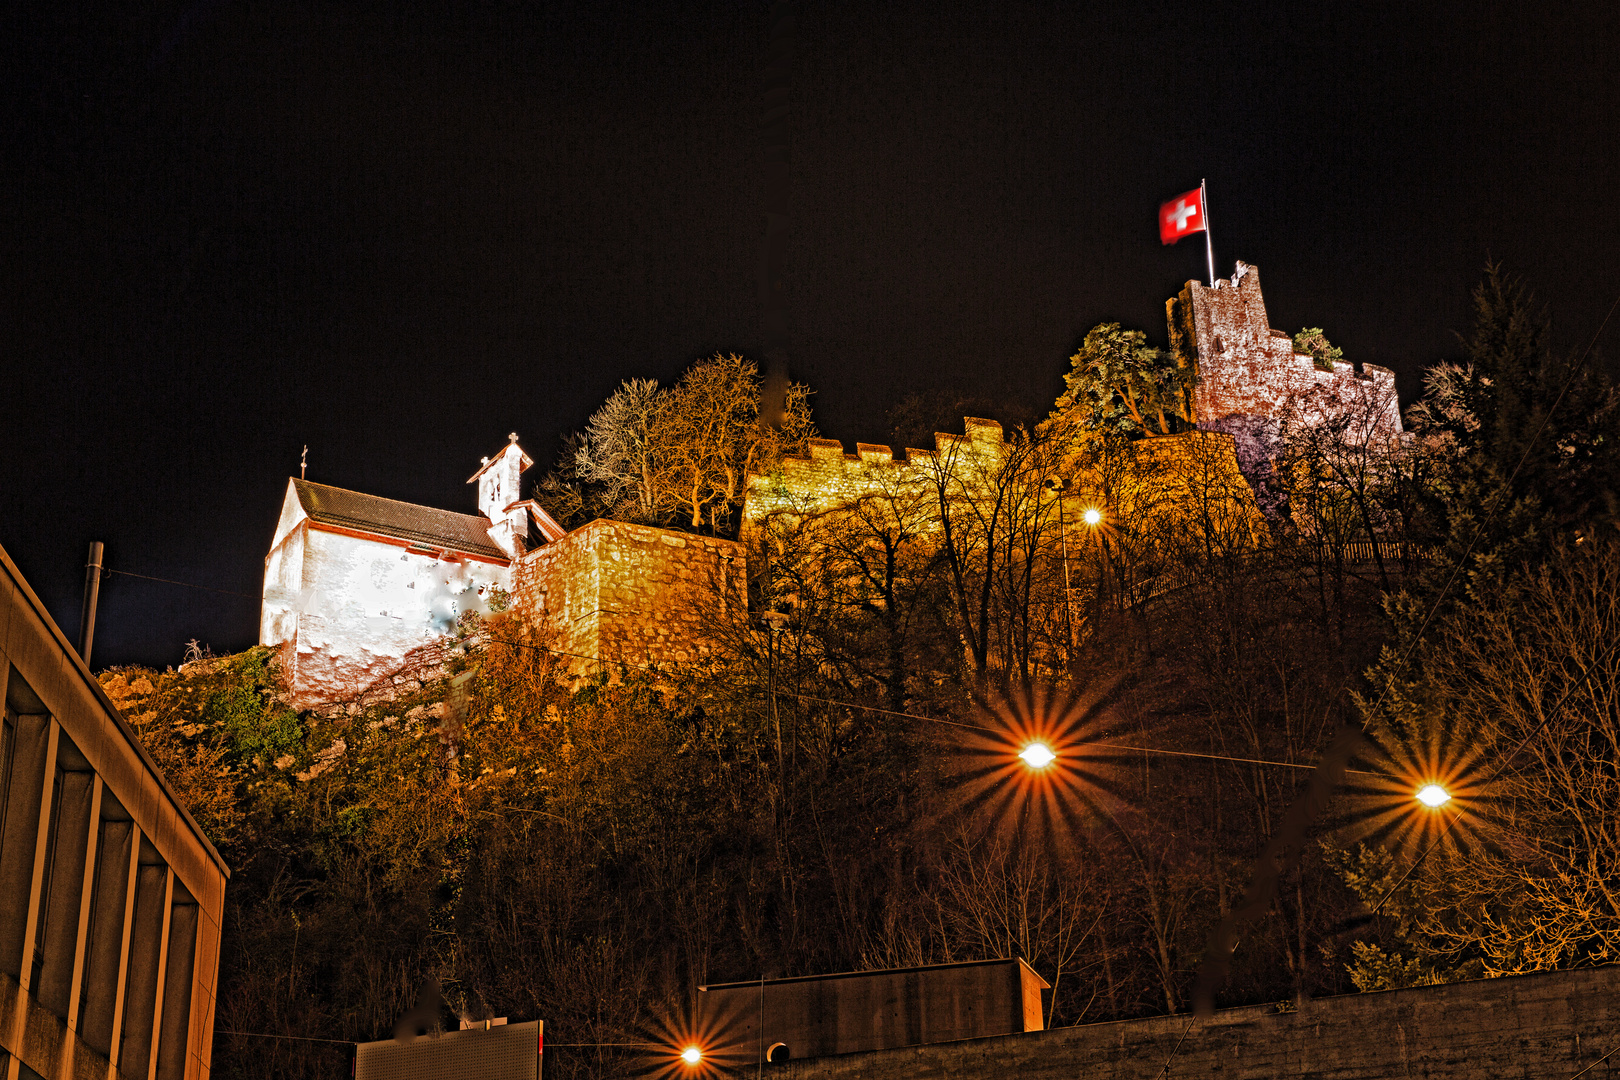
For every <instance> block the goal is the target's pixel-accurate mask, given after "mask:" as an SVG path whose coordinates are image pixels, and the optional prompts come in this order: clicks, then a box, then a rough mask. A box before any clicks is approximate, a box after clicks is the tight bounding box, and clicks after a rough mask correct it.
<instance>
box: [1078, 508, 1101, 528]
mask: <svg viewBox="0 0 1620 1080" xmlns="http://www.w3.org/2000/svg"><path fill="white" fill-rule="evenodd" d="M1081 517H1083V518H1085V522H1086V524H1087V525H1101V524H1102V511H1101V510H1099V509H1097V508H1096V507H1095V506H1093V507H1090V508H1088V509H1087V510H1086V512H1085V513H1084V514H1082V515H1081Z"/></svg>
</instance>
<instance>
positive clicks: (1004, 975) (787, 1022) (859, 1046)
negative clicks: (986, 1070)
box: [697, 959, 1047, 1065]
mask: <svg viewBox="0 0 1620 1080" xmlns="http://www.w3.org/2000/svg"><path fill="white" fill-rule="evenodd" d="M1044 989H1047V983H1046V980H1044V979H1042V978H1041V977H1040V976H1039V975H1037V974H1035V972H1034V971H1033V970H1031V969H1030V967H1029V965H1027V964H1025V963H1024V962H1023V961H1022V960H1018V959H1012V960H989V961H984V962H981V963H970V964H935V965H932V966H929V967H917V968H898V969H893V970H888V971H858V972H851V973H848V974H841V975H822V976H813V977H809V978H801V979H772V980H768V981H765V982H745V983H726V984H723V985H717V986H703V987H699V988H698V990H699V993H698V1023H697V1030H699V1031H703V1032H713V1033H714V1035H713V1043H712V1044H711V1046H710V1047H709V1052H710V1053H711V1054H712V1055H713V1056H715V1057H716V1058H718V1059H720V1060H724V1061H727V1062H730V1063H732V1064H733V1065H736V1064H740V1063H743V1062H754V1063H756V1064H757V1063H758V1062H759V1061H760V1060H761V1056H762V1055H764V1054H768V1053H770V1051H771V1048H772V1047H780V1048H781V1049H782V1050H785V1051H786V1053H785V1054H784V1055H782V1057H778V1056H776V1055H775V1054H772V1055H771V1057H770V1058H769V1060H771V1061H773V1062H775V1061H780V1060H785V1059H788V1058H800V1057H821V1056H823V1055H827V1054H849V1053H856V1052H861V1051H868V1050H879V1049H886V1048H891V1047H900V1046H912V1045H915V1044H918V1043H932V1042H944V1041H948V1040H955V1039H971V1038H975V1037H979V1036H986V1035H1002V1034H1007V1033H1009V1032H1015V1031H1016V1032H1023V1031H1038V1030H1040V1029H1041V1028H1042V1027H1043V1026H1044V1024H1043V1020H1042V1012H1041V991H1042V990H1044Z"/></svg>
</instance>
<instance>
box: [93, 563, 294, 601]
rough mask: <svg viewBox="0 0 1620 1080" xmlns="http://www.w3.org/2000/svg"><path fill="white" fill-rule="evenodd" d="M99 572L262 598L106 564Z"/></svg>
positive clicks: (251, 597) (221, 593) (223, 594)
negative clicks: (114, 567) (133, 571)
mask: <svg viewBox="0 0 1620 1080" xmlns="http://www.w3.org/2000/svg"><path fill="white" fill-rule="evenodd" d="M101 572H102V573H103V574H118V575H121V576H123V577H132V578H140V579H141V580H142V581H161V582H163V584H165V585H179V586H181V587H182V588H187V589H201V590H202V591H203V592H211V593H219V594H220V595H221V596H241V597H246V598H247V599H249V600H263V599H264V597H263V596H256V595H254V594H253V593H245V592H232V591H231V590H230V589H216V588H213V587H212V586H209V585H193V584H192V583H191V582H189V581H176V580H174V579H173V578H166V577H153V576H152V575H150V574H132V573H130V572H129V571H128V570H114V569H112V568H111V567H108V566H103V567H102V568H101Z"/></svg>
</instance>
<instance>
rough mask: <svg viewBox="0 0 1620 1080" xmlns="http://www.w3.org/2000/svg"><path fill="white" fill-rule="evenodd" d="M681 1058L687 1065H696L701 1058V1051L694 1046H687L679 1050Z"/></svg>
mask: <svg viewBox="0 0 1620 1080" xmlns="http://www.w3.org/2000/svg"><path fill="white" fill-rule="evenodd" d="M681 1060H682V1061H684V1062H686V1063H687V1064H688V1065H696V1064H697V1063H698V1062H700V1061H702V1060H703V1051H702V1050H699V1049H698V1048H697V1047H695V1046H688V1047H687V1048H686V1049H685V1050H682V1051H681Z"/></svg>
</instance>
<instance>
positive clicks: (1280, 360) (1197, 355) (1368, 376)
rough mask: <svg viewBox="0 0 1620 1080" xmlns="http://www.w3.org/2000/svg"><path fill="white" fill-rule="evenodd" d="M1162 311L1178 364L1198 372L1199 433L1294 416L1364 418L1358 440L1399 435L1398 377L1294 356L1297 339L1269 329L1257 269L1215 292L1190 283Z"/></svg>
mask: <svg viewBox="0 0 1620 1080" xmlns="http://www.w3.org/2000/svg"><path fill="white" fill-rule="evenodd" d="M1165 309H1166V315H1167V317H1168V321H1169V324H1170V341H1171V347H1172V349H1173V350H1174V351H1175V353H1176V355H1177V359H1178V360H1180V361H1181V362H1182V363H1184V364H1186V363H1191V364H1194V365H1196V367H1197V370H1198V376H1199V380H1198V385H1197V386H1196V387H1194V389H1193V392H1192V402H1191V404H1192V419H1193V420H1194V421H1195V422H1196V423H1197V424H1198V426H1199V427H1204V428H1212V429H1214V430H1226V431H1234V432H1235V431H1236V430H1237V429H1236V428H1234V427H1233V426H1232V425H1231V424H1230V423H1225V424H1223V423H1222V422H1223V421H1228V420H1230V419H1231V418H1268V419H1270V420H1272V421H1285V420H1287V419H1290V418H1291V417H1294V416H1297V419H1298V420H1300V421H1301V422H1304V423H1311V424H1315V423H1320V422H1322V421H1323V420H1324V419H1327V418H1329V417H1333V416H1337V417H1343V416H1346V415H1353V414H1365V417H1366V419H1365V421H1364V422H1363V423H1362V424H1361V425H1360V426H1361V427H1362V428H1363V429H1364V430H1363V431H1362V432H1361V434H1360V437H1361V438H1364V439H1373V438H1390V437H1393V436H1394V435H1397V434H1399V432H1400V430H1401V414H1400V406H1399V402H1398V401H1397V399H1396V395H1395V373H1394V372H1393V371H1390V370H1389V369H1388V368H1382V367H1376V366H1374V365H1372V364H1364V365H1362V367H1361V370H1360V371H1359V372H1358V371H1357V370H1356V369H1355V367H1354V366H1353V365H1352V364H1350V363H1346V362H1343V361H1341V362H1340V363H1338V364H1336V365H1335V366H1334V370H1332V371H1325V370H1323V369H1321V368H1319V367H1317V366H1316V362H1315V361H1314V360H1313V359H1312V358H1311V357H1309V356H1306V355H1304V354H1302V353H1296V352H1295V351H1294V343H1293V338H1292V337H1291V336H1290V335H1289V334H1287V333H1285V332H1284V331H1281V330H1273V329H1272V328H1271V324H1270V321H1269V318H1268V316H1267V314H1266V301H1265V297H1264V296H1263V295H1261V292H1260V271H1259V269H1258V268H1256V267H1253V266H1249V265H1247V264H1245V263H1241V262H1240V263H1238V264H1237V272H1236V273H1234V274H1233V275H1232V277H1231V279H1230V280H1227V279H1224V278H1223V279H1221V280H1218V281H1216V282H1215V287H1214V288H1207V287H1206V286H1204V285H1203V284H1202V283H1200V282H1197V281H1189V282H1187V284H1186V286H1185V287H1184V288H1183V289H1182V290H1181V294H1180V295H1179V296H1177V297H1174V298H1172V299H1171V300H1169V301H1167V302H1166V304H1165ZM1240 426H1241V425H1240ZM1251 426H1252V425H1251Z"/></svg>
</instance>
